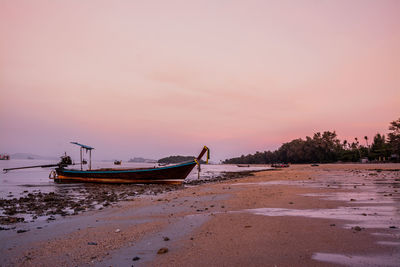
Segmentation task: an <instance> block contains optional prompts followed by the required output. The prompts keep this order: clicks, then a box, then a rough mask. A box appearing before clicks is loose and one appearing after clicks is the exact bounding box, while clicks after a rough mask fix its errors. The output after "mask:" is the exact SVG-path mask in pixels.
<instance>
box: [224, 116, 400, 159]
mask: <svg viewBox="0 0 400 267" xmlns="http://www.w3.org/2000/svg"><path fill="white" fill-rule="evenodd" d="M389 131H390V132H389V133H388V135H387V137H386V136H385V135H383V134H380V133H377V134H376V135H375V136H374V139H373V140H372V142H371V144H369V140H368V137H367V136H364V138H363V139H364V140H359V139H358V138H357V137H356V138H354V140H352V141H348V140H343V141H341V140H339V139H338V137H337V134H336V132H335V131H333V132H331V131H325V132H323V133H320V132H317V133H315V134H314V135H313V136H312V137H310V136H307V137H306V138H305V139H302V138H299V139H294V140H292V141H290V142H287V143H283V144H282V146H281V147H279V148H278V149H277V150H275V151H264V152H259V151H257V152H256V153H255V154H249V155H247V156H245V155H242V156H240V157H237V158H231V159H226V160H225V161H223V163H226V164H271V163H277V162H283V163H333V162H339V161H341V162H359V161H361V160H362V159H368V160H369V161H384V162H389V161H391V162H400V118H399V119H397V120H395V121H392V122H391V123H390V126H389ZM361 142H363V143H365V144H362V143H361Z"/></svg>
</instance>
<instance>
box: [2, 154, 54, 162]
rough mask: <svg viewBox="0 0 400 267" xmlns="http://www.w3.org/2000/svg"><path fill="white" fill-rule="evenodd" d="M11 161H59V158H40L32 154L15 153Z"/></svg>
mask: <svg viewBox="0 0 400 267" xmlns="http://www.w3.org/2000/svg"><path fill="white" fill-rule="evenodd" d="M10 158H11V159H40V160H59V159H60V158H58V157H51V156H40V155H36V154H32V153H14V154H11V155H10Z"/></svg>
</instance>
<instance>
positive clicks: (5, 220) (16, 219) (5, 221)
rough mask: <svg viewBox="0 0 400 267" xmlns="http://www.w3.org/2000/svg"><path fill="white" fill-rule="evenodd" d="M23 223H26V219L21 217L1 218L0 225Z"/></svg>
mask: <svg viewBox="0 0 400 267" xmlns="http://www.w3.org/2000/svg"><path fill="white" fill-rule="evenodd" d="M23 221H25V219H24V218H20V217H11V216H0V224H13V223H18V222H23Z"/></svg>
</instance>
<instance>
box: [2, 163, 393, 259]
mask: <svg viewBox="0 0 400 267" xmlns="http://www.w3.org/2000/svg"><path fill="white" fill-rule="evenodd" d="M399 170H400V164H326V165H325V164H323V165H320V166H317V167H312V166H310V165H292V166H290V167H289V168H283V169H277V170H271V171H262V172H255V173H254V174H253V175H252V176H248V177H243V178H236V179H231V180H226V181H218V182H214V183H206V184H200V185H192V186H186V188H184V189H181V190H175V191H170V192H166V193H162V194H158V195H147V196H139V197H135V198H133V199H130V200H129V201H123V202H119V203H118V204H117V205H116V206H112V207H107V208H105V209H102V210H100V211H99V210H97V211H90V212H85V213H83V214H79V215H75V216H67V217H65V218H62V219H58V220H56V221H50V222H44V221H37V222H34V223H29V224H24V223H17V224H15V226H16V228H15V229H13V230H8V231H0V237H1V240H2V241H1V246H0V259H1V261H0V265H1V266H132V265H133V266H243V265H250V266H335V265H351V266H398V263H399V262H400V230H399V229H400V213H399V209H400V204H399V203H400V202H399V201H400V192H399V191H400V171H399ZM18 230H20V231H18ZM21 230H23V231H21ZM24 230H26V232H24Z"/></svg>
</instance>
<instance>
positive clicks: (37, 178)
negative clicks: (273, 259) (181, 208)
mask: <svg viewBox="0 0 400 267" xmlns="http://www.w3.org/2000/svg"><path fill="white" fill-rule="evenodd" d="M55 163H57V162H55V161H50V160H35V159H11V160H0V198H3V199H10V198H19V196H21V195H24V194H27V193H35V192H42V193H50V192H55V193H57V192H59V191H62V190H61V189H63V188H65V187H76V188H77V189H79V187H81V186H82V184H58V183H54V181H53V180H52V179H49V174H50V172H51V170H52V169H51V168H32V169H21V170H12V171H9V172H7V173H5V172H3V169H5V168H15V167H24V166H33V165H46V164H55ZM157 166H158V165H157V163H136V162H122V164H121V165H114V162H110V161H107V162H106V161H94V162H92V169H97V168H145V167H151V168H152V167H157ZM86 167H87V166H84V168H86ZM74 168H80V167H79V165H77V166H74ZM267 169H271V168H270V166H269V165H257V166H249V167H238V166H236V165H228V164H202V165H201V171H200V176H199V175H198V170H197V168H196V167H195V168H194V169H193V170H192V172H191V173H190V174H189V176H188V177H187V178H186V181H193V180H198V179H200V180H210V179H213V178H215V177H218V176H221V175H222V173H223V172H239V171H253V170H254V171H259V170H267Z"/></svg>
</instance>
